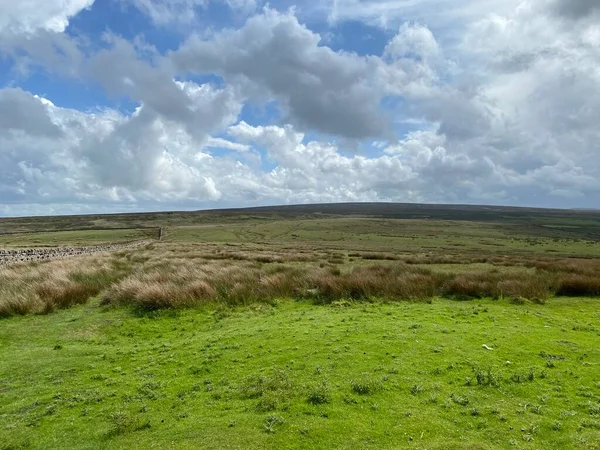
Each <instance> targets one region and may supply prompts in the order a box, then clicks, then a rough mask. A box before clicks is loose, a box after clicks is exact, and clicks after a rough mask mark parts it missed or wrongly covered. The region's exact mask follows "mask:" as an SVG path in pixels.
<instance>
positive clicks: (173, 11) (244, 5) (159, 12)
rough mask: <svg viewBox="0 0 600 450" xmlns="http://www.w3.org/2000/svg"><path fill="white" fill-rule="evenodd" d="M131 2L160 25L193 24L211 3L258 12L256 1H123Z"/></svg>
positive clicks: (124, 0)
mask: <svg viewBox="0 0 600 450" xmlns="http://www.w3.org/2000/svg"><path fill="white" fill-rule="evenodd" d="M121 1H123V2H130V3H132V4H133V5H134V6H135V7H136V8H138V9H139V10H140V11H142V12H143V13H144V14H147V15H148V16H149V17H150V18H151V19H152V21H153V22H154V23H156V24H158V25H163V26H164V25H169V24H172V23H173V22H180V23H192V22H194V21H195V20H196V19H197V17H198V9H200V10H201V9H202V8H205V7H206V6H207V5H208V4H209V3H210V2H211V1H213V2H217V3H224V4H226V5H227V6H229V8H231V9H232V10H233V11H235V12H238V13H243V14H249V13H251V12H252V11H254V10H256V6H257V4H256V0H121Z"/></svg>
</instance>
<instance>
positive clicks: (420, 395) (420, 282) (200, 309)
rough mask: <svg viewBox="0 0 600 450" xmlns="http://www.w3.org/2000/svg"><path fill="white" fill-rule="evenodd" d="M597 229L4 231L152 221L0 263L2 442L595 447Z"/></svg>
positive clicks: (252, 217)
mask: <svg viewBox="0 0 600 450" xmlns="http://www.w3.org/2000/svg"><path fill="white" fill-rule="evenodd" d="M596 216H597V215H596V214H595V213H585V212H568V211H562V212H561V211H559V212H555V211H544V210H514V209H511V208H507V209H502V208H496V209H493V208H492V213H490V210H489V209H487V208H483V207H475V208H471V209H469V208H467V207H435V206H427V207H425V206H422V205H416V206H414V207H413V208H412V209H411V208H409V207H408V206H406V205H402V206H397V207H389V205H388V206H387V207H382V206H379V207H377V205H364V206H361V207H359V206H356V205H352V206H350V205H345V206H344V205H342V206H332V207H331V208H330V209H326V208H325V209H324V206H323V205H320V206H312V207H291V208H289V209H286V208H271V209H259V210H248V211H241V212H240V211H225V212H223V213H222V214H221V215H220V216H219V214H218V213H216V212H207V213H161V214H147V215H134V216H98V217H73V218H64V217H63V218H52V220H48V219H46V218H44V219H10V220H9V221H4V220H0V230H3V231H4V232H6V231H11V232H15V231H21V232H24V231H32V230H37V231H40V230H42V229H45V230H47V231H46V232H45V233H33V234H29V233H22V234H18V233H17V234H13V235H10V236H7V235H4V236H0V240H1V241H0V248H1V247H6V246H17V247H35V246H42V245H53V246H57V245H58V246H60V245H73V244H77V245H83V244H89V243H99V242H102V243H104V242H105V241H104V240H103V239H108V240H109V241H112V240H115V241H120V240H121V241H122V240H131V239H134V240H135V238H137V237H138V236H139V238H140V239H147V235H144V233H148V232H149V231H148V230H139V231H137V232H139V233H140V234H139V235H133V234H131V235H128V234H127V233H136V231H131V230H117V229H116V228H119V227H124V226H127V227H137V228H140V229H141V228H142V227H158V226H160V227H163V228H164V230H165V236H164V239H163V240H162V241H161V242H158V241H157V242H155V243H153V244H147V245H144V246H142V247H140V248H137V249H125V250H120V251H117V252H113V253H107V254H96V255H93V256H85V257H79V258H72V259H68V260H58V261H50V262H44V263H39V262H36V263H26V264H19V265H14V266H10V267H7V268H3V269H0V449H13V448H40V449H41V448H43V449H46V448H57V449H59V448H60V449H63V448H94V449H95V448H129V447H131V448H210V449H212V448H273V449H279V448H307V449H308V448H311V449H312V448H315V449H321V448H348V449H350V448H352V449H353V448H381V449H388V448H400V449H402V448H415V449H452V448H456V449H463V448H470V449H497V448H499V449H503V448H524V449H566V448H574V449H599V448H600V368H599V367H600V347H599V346H598V342H599V339H600V310H599V309H598V307H597V305H598V299H599V298H600V276H599V275H598V274H599V273H600V258H599V256H600V237H599V235H598V230H599V229H600V228H599V221H598V217H596ZM494 218H495V220H493V219H494ZM44 226H45V227H46V228H43V227H44ZM50 226H51V227H54V228H52V229H58V228H62V229H65V230H68V231H58V232H48V230H50V229H51V228H48V227H50ZM77 227H80V228H83V230H79V231H78V230H76V228H77ZM86 227H87V228H86ZM94 227H100V228H105V230H100V231H97V230H92V229H91V228H94ZM111 228H112V229H111ZM45 236H47V237H45ZM36 240H37V241H38V242H36ZM2 317H3V318H2Z"/></svg>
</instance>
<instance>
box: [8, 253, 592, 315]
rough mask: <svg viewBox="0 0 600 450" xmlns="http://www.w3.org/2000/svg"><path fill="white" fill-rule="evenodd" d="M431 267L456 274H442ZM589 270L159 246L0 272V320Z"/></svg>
mask: <svg viewBox="0 0 600 450" xmlns="http://www.w3.org/2000/svg"><path fill="white" fill-rule="evenodd" d="M373 255H375V256H373ZM357 257H360V258H359V259H358V260H357V259H355V258H357ZM372 260H376V261H377V262H376V263H373V262H372ZM437 264H440V265H445V266H444V267H450V266H448V264H453V265H454V266H456V267H454V266H452V267H451V268H450V269H443V270H442V268H441V267H437V268H436V267H435V265H437ZM504 266H507V267H513V269H511V270H507V269H504V268H503V267H504ZM463 267H464V268H463ZM599 273H600V261H599V260H595V259H564V258H563V259H560V258H556V259H552V258H548V257H543V258H537V259H536V258H533V257H519V256H511V257H497V256H496V257H493V258H487V257H485V256H482V255H460V254H457V255H439V256H435V255H432V254H430V255H429V256H427V255H420V256H418V255H417V256H414V257H412V258H411V257H408V256H407V255H404V256H396V255H392V254H389V253H386V252H381V253H377V254H375V253H362V252H360V253H358V252H357V253H350V254H347V253H346V252H344V251H340V250H339V249H323V248H317V247H315V248H312V249H310V248H301V249H300V248H294V247H288V248H274V247H267V248H257V247H256V246H242V245H237V246H225V247H223V246H217V245H212V244H197V245H193V244H192V245H190V244H187V245H177V244H160V245H154V246H149V247H146V248H143V249H137V250H135V251H122V252H117V253H115V254H113V255H105V256H97V257H86V258H80V259H70V260H65V261H52V262H47V263H41V264H36V265H31V264H30V265H20V266H13V267H11V268H5V269H2V270H0V317H2V316H11V315H15V314H27V313H32V312H33V313H44V312H50V311H53V310H55V309H60V308H67V307H70V306H73V305H77V304H81V303H85V302H87V301H88V300H89V298H91V297H94V296H97V295H98V294H102V295H101V297H102V298H103V299H104V300H103V303H104V304H112V305H132V306H134V307H136V308H140V309H144V310H152V309H162V308H183V307H190V306H195V305H201V304H205V303H207V302H222V303H226V304H229V305H239V304H249V303H252V302H271V301H273V299H277V298H307V299H311V300H314V301H317V302H324V303H328V302H333V301H336V300H340V299H350V300H363V299H374V298H378V299H389V300H417V301H422V300H428V299H431V298H432V297H435V296H446V297H453V298H457V299H468V298H483V297H487V298H504V297H506V298H519V299H530V300H543V299H546V298H548V297H551V296H554V295H562V296H600V277H599V276H598V274H599Z"/></svg>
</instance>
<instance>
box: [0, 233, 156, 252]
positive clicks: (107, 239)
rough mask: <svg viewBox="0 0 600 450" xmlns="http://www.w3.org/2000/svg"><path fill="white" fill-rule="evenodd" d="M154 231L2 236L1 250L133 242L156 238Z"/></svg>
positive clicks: (15, 234)
mask: <svg viewBox="0 0 600 450" xmlns="http://www.w3.org/2000/svg"><path fill="white" fill-rule="evenodd" d="M156 235H157V233H156V232H155V231H154V230H141V229H139V230H135V229H132V230H123V229H117V230H72V231H71V230H70V231H51V232H35V233H14V234H0V248H15V247H16V248H19V247H25V248H29V247H61V246H87V245H103V244H115V243H121V242H131V241H136V240H141V239H148V238H150V237H155V236H156Z"/></svg>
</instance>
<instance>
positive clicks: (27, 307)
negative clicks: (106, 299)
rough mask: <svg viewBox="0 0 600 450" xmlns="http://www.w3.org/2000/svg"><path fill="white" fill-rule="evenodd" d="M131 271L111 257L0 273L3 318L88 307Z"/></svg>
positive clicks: (24, 267)
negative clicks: (91, 300)
mask: <svg viewBox="0 0 600 450" xmlns="http://www.w3.org/2000/svg"><path fill="white" fill-rule="evenodd" d="M130 269H131V265H130V264H121V263H119V264H112V260H111V259H110V256H107V255H103V256H95V257H82V258H77V259H65V260H60V261H49V262H46V263H35V264H21V265H16V266H11V267H9V268H4V269H1V270H0V317H9V316H13V315H24V314H30V313H49V312H52V311H54V310H57V309H64V308H69V307H71V306H74V305H77V304H82V303H86V302H87V301H88V300H89V298H91V297H94V296H96V295H98V294H99V293H100V292H102V291H103V290H104V289H106V288H108V287H109V286H111V284H113V283H115V282H117V281H118V280H120V279H121V278H122V277H123V276H125V274H126V273H128V271H129V270H130Z"/></svg>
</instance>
